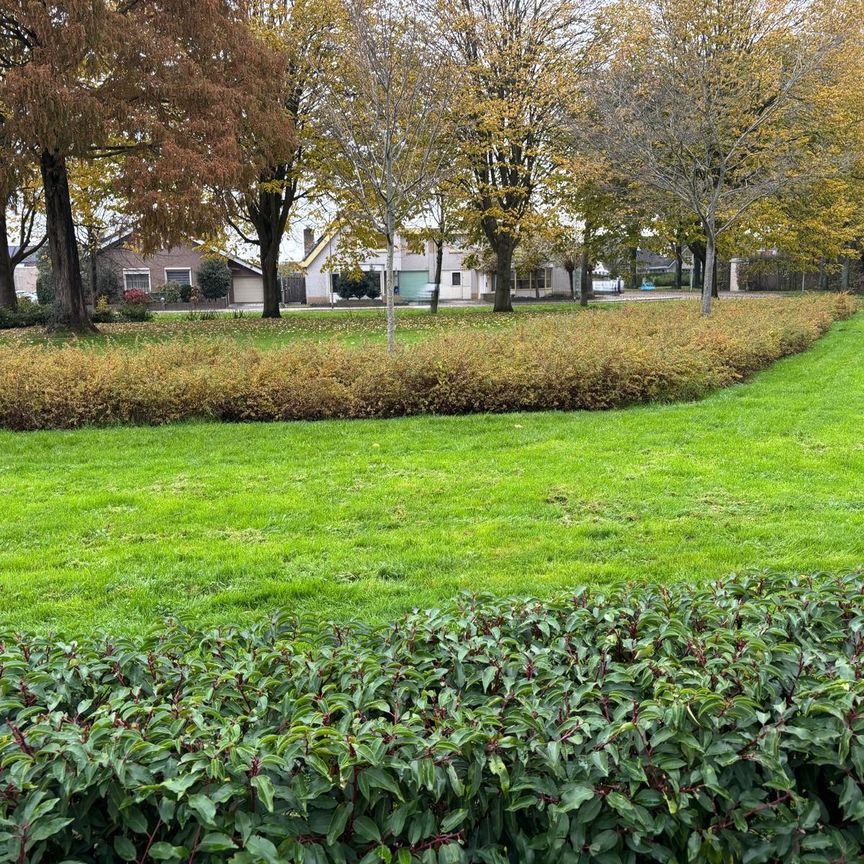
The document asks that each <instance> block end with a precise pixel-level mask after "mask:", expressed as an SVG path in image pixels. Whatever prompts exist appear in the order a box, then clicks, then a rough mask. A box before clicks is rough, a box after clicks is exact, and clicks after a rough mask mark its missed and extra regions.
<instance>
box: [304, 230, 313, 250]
mask: <svg viewBox="0 0 864 864" xmlns="http://www.w3.org/2000/svg"><path fill="white" fill-rule="evenodd" d="M314 248H315V232H314V231H313V230H312V229H311V228H304V229H303V254H304V255H308V254H309V253H310V252H311V251H312V250H313V249H314Z"/></svg>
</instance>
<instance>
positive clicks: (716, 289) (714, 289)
mask: <svg viewBox="0 0 864 864" xmlns="http://www.w3.org/2000/svg"><path fill="white" fill-rule="evenodd" d="M712 266H713V268H714V272H713V274H712V276H711V296H712V297H719V296H720V282H719V280H718V279H717V246H716V244H715V246H714V264H713V265H712Z"/></svg>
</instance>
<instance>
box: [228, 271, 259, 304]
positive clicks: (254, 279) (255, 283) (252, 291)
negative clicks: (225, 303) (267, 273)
mask: <svg viewBox="0 0 864 864" xmlns="http://www.w3.org/2000/svg"><path fill="white" fill-rule="evenodd" d="M234 302H235V303H263V302H264V283H263V282H262V280H261V277H260V276H235V277H234Z"/></svg>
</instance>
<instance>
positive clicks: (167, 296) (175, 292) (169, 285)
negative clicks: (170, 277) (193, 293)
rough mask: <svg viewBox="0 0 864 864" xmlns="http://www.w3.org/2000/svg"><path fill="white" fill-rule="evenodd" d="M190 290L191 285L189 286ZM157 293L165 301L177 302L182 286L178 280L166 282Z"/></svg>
mask: <svg viewBox="0 0 864 864" xmlns="http://www.w3.org/2000/svg"><path fill="white" fill-rule="evenodd" d="M189 287H190V290H191V287H192V286H191V285H190V286H189ZM159 293H160V294H161V295H162V299H163V300H164V301H165V302H166V303H179V302H180V298H181V296H182V288H181V286H180V283H179V282H166V283H165V284H164V285H163V286H162V287H161V288H160V289H159Z"/></svg>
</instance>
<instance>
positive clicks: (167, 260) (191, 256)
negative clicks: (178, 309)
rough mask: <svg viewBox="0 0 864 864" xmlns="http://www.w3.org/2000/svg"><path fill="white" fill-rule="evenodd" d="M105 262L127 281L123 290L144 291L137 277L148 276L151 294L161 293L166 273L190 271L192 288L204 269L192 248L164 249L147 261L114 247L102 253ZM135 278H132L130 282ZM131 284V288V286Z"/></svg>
mask: <svg viewBox="0 0 864 864" xmlns="http://www.w3.org/2000/svg"><path fill="white" fill-rule="evenodd" d="M101 256H102V259H103V260H105V261H109V262H110V263H111V264H113V265H114V267H115V268H116V269H117V272H118V274H119V275H120V277H121V279H122V281H123V287H124V288H128V287H142V286H141V284H140V280H138V279H135V278H134V277H135V276H143V275H144V274H147V276H148V278H149V285H150V287H149V289H145V290H149V291H150V292H151V293H157V292H158V291H159V289H160V288H161V287H162V286H163V285H164V284H165V282H166V281H168V280H167V279H166V278H165V271H166V270H188V271H189V278H190V284H191V285H197V284H198V283H197V278H196V274H197V272H198V270H199V269H200V267H201V257H202V256H201V252H200V251H199V250H198V249H195V248H194V247H192V246H177V247H175V248H174V249H163V250H160V251H159V252H155V253H153V254H152V255H147V256H146V257H144V256H141V255H139V254H138V253H137V252H135V251H134V250H132V249H128V248H126V247H124V246H114V247H111V248H110V249H105V250H104V251H103V252H102V253H101ZM127 277H132V278H127ZM127 283H128V284H127Z"/></svg>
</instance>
